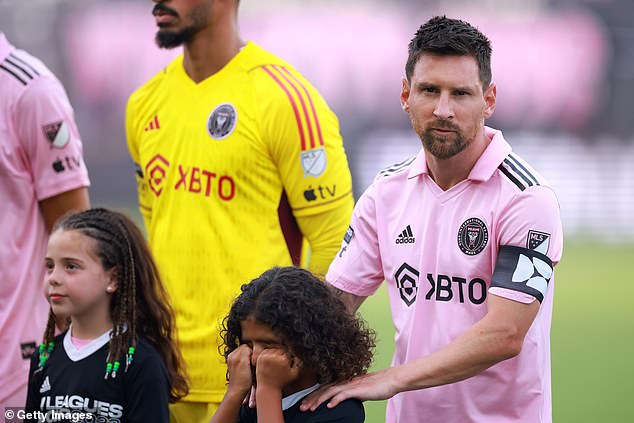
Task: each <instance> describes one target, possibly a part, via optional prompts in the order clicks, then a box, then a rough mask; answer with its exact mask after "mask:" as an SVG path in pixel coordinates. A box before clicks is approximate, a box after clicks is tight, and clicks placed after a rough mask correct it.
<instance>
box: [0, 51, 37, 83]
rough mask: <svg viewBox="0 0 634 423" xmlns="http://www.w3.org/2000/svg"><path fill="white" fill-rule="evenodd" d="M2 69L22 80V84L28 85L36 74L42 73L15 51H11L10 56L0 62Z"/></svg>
mask: <svg viewBox="0 0 634 423" xmlns="http://www.w3.org/2000/svg"><path fill="white" fill-rule="evenodd" d="M0 69H2V70H3V71H5V72H7V73H8V74H10V75H11V76H13V77H14V78H15V79H17V80H18V81H20V83H22V85H27V84H28V83H29V82H30V81H31V80H33V79H34V78H35V77H36V76H39V75H40V73H39V72H38V71H37V70H36V69H35V68H34V67H33V66H31V65H30V64H29V63H28V62H26V61H25V60H24V59H22V58H20V57H18V56H17V55H15V54H14V53H10V54H9V56H8V57H7V58H6V59H4V61H3V62H2V63H0Z"/></svg>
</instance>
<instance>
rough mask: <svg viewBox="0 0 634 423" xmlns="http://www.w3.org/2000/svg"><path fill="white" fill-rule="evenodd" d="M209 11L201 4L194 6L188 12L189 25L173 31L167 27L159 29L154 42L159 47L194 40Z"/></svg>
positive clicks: (167, 46)
mask: <svg viewBox="0 0 634 423" xmlns="http://www.w3.org/2000/svg"><path fill="white" fill-rule="evenodd" d="M159 4H160V3H159ZM209 13H210V11H209V9H208V8H207V7H205V6H203V5H200V6H198V7H196V8H195V9H193V10H192V11H191V13H190V14H189V18H190V19H191V25H189V26H187V27H185V28H183V29H181V30H180V31H173V30H170V29H167V28H161V29H159V31H158V32H157V33H156V38H155V40H156V44H157V45H158V46H159V47H160V48H174V47H178V46H181V45H183V44H189V43H191V42H192V41H193V40H194V36H195V35H196V34H198V32H200V31H201V30H203V29H204V28H205V26H206V25H207V22H208V21H209V17H210V15H209Z"/></svg>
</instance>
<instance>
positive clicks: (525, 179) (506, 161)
mask: <svg viewBox="0 0 634 423" xmlns="http://www.w3.org/2000/svg"><path fill="white" fill-rule="evenodd" d="M504 163H506V164H507V165H508V167H510V168H511V170H513V172H515V174H516V175H519V177H520V178H522V179H523V180H524V182H526V183H527V184H528V186H529V187H532V186H533V181H531V180H530V179H528V177H527V176H526V175H524V174H523V173H522V172H520V171H519V170H518V169H517V167H515V165H514V164H513V163H511V161H510V160H509V159H504Z"/></svg>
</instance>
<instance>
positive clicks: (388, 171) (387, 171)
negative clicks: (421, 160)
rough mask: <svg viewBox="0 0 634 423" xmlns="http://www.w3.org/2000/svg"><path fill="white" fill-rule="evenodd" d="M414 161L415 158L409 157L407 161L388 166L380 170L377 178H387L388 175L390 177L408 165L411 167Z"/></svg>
mask: <svg viewBox="0 0 634 423" xmlns="http://www.w3.org/2000/svg"><path fill="white" fill-rule="evenodd" d="M415 159H416V156H413V157H410V158H409V159H405V160H403V161H402V162H398V163H396V164H393V165H391V166H388V167H386V168H385V169H381V170H380V171H379V173H378V175H377V176H388V175H392V174H393V173H397V172H399V171H401V170H403V169H405V168H406V167H408V166H409V165H411V164H412V162H413V161H414V160H415Z"/></svg>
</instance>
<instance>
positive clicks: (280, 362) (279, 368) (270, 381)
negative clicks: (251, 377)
mask: <svg viewBox="0 0 634 423" xmlns="http://www.w3.org/2000/svg"><path fill="white" fill-rule="evenodd" d="M300 371H301V362H300V361H299V360H298V359H297V357H294V356H293V354H292V353H290V352H289V351H287V350H285V349H282V348H269V349H266V350H264V351H262V352H261V353H260V355H259V356H258V360H257V363H256V365H255V375H256V379H257V385H258V386H263V385H266V386H268V387H271V388H275V389H279V390H282V388H284V386H286V385H288V384H289V383H291V382H293V381H294V380H296V379H297V378H298V377H299V375H300Z"/></svg>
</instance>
